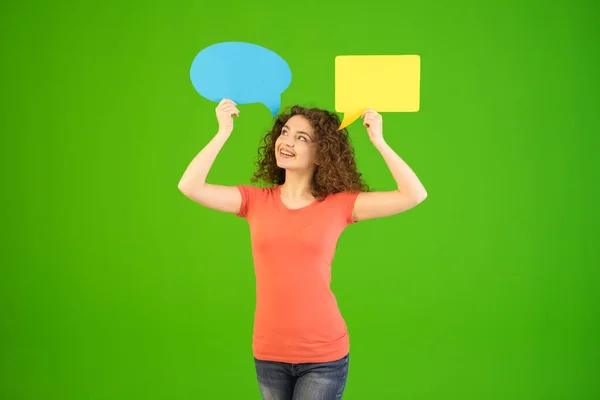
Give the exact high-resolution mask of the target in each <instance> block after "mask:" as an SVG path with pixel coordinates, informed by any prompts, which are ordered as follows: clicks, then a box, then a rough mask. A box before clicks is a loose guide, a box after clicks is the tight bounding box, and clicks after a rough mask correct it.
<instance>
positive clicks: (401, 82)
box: [335, 55, 421, 130]
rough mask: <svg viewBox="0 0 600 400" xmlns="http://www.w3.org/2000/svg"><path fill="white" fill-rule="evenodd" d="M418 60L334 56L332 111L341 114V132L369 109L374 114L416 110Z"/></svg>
mask: <svg viewBox="0 0 600 400" xmlns="http://www.w3.org/2000/svg"><path fill="white" fill-rule="evenodd" d="M420 83H421V57H419V56H418V55H401V56H399V55H395V56H393V55H392V56H384V55H378V56H337V57H336V58H335V110H336V111H337V112H342V113H344V118H343V120H342V123H341V125H340V127H339V128H338V130H339V129H344V128H345V127H347V126H348V125H350V124H351V123H353V122H354V121H356V120H357V119H358V118H360V116H361V115H362V113H363V112H365V110H367V109H369V108H373V109H375V110H376V111H377V112H415V111H419V91H420V86H421V85H420Z"/></svg>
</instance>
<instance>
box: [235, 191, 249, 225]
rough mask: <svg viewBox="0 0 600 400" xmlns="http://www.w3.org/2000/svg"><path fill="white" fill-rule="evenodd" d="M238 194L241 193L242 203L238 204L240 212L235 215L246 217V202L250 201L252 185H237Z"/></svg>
mask: <svg viewBox="0 0 600 400" xmlns="http://www.w3.org/2000/svg"><path fill="white" fill-rule="evenodd" d="M237 188H238V190H239V191H240V194H241V195H242V204H241V206H240V212H238V213H237V214H236V215H237V216H238V217H240V218H246V217H247V216H248V204H249V203H250V202H251V201H252V200H251V197H252V189H253V187H252V186H246V185H239V186H237Z"/></svg>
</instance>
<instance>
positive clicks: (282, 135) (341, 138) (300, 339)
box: [179, 99, 427, 400]
mask: <svg viewBox="0 0 600 400" xmlns="http://www.w3.org/2000/svg"><path fill="white" fill-rule="evenodd" d="M216 115H217V120H218V124H219V130H218V132H217V134H216V136H215V137H214V138H213V139H212V140H211V141H210V143H208V145H207V146H206V147H205V148H204V149H203V150H202V151H201V152H200V153H199V154H198V155H197V156H196V157H195V158H194V159H193V160H192V162H191V163H190V165H189V166H188V168H187V169H186V171H185V173H184V174H183V177H182V178H181V181H180V182H179V189H180V190H181V191H182V192H183V193H184V194H185V195H186V196H187V197H189V198H190V199H192V200H194V201H195V202H197V203H199V204H201V205H203V206H206V207H210V208H212V209H215V210H219V211H224V212H229V213H234V214H236V215H237V216H239V217H244V218H246V219H247V221H248V224H249V226H250V235H251V243H252V255H253V260H254V270H255V275H256V312H255V317H254V319H255V320H254V333H253V344H252V348H253V353H254V361H255V364H256V372H257V378H258V383H259V388H260V392H261V395H262V398H263V399H265V400H288V399H289V400H292V399H293V400H309V399H310V400H321V399H322V400H329V399H340V398H341V396H342V393H343V391H344V387H345V384H346V377H347V374H348V364H349V348H350V346H349V338H348V332H347V330H346V324H345V322H344V319H343V318H342V316H341V314H340V311H339V309H338V306H337V302H336V299H335V296H334V295H333V293H332V292H331V290H330V283H331V262H332V260H333V257H334V252H335V247H336V243H337V241H338V238H339V236H340V234H341V233H342V231H343V230H344V229H345V227H346V226H348V225H349V224H352V223H355V222H357V221H362V220H366V219H371V218H381V217H386V216H390V215H394V214H398V213H400V212H402V211H405V210H408V209H409V208H412V207H414V206H416V205H417V204H419V203H420V202H422V201H423V200H424V199H425V197H426V196H427V193H426V191H425V189H424V188H423V186H422V185H421V182H420V181H419V179H418V178H417V177H416V176H415V174H414V173H413V171H412V170H411V169H410V168H409V167H408V165H406V163H405V162H404V161H402V159H401V158H400V157H398V155H396V153H395V152H394V151H393V150H392V149H391V148H390V147H389V146H388V145H387V144H386V142H385V140H384V138H383V134H382V118H381V115H380V114H378V113H377V112H376V111H374V110H367V111H365V112H364V113H363V115H362V119H363V121H364V126H365V127H366V129H367V133H368V134H369V138H370V139H371V142H372V143H373V145H374V146H375V147H376V148H377V150H379V152H380V153H381V155H382V157H383V159H384V160H385V162H386V163H387V165H388V167H389V168H390V171H391V173H392V175H393V177H394V179H395V181H396V183H397V185H398V188H397V189H396V190H391V191H386V192H372V191H370V190H369V189H368V187H367V185H366V184H365V183H364V182H363V181H362V179H361V174H360V173H359V172H358V171H357V168H356V163H355V160H354V151H353V149H352V147H351V145H350V142H349V139H348V132H347V130H346V129H342V130H339V131H338V127H339V125H340V120H339V118H338V117H337V115H336V114H333V113H330V112H327V111H324V110H319V109H314V108H311V109H307V108H303V107H300V106H294V107H292V108H291V109H290V110H289V111H288V112H284V113H281V114H280V115H279V116H278V117H277V118H276V120H275V123H274V126H273V128H272V129H271V131H270V132H268V133H267V134H266V136H265V137H264V145H263V146H261V147H260V148H259V157H258V170H257V171H256V172H255V174H254V176H253V177H252V179H251V182H258V181H263V182H265V183H267V184H268V186H267V187H265V188H259V187H257V186H250V185H240V186H221V185H214V184H209V183H206V176H207V174H208V171H209V169H210V167H211V166H212V164H213V162H214V160H215V158H216V156H217V154H218V153H219V151H220V150H221V148H222V147H223V145H224V144H225V142H226V141H227V139H228V138H229V136H230V135H231V132H232V131H233V116H234V115H235V116H238V117H239V115H240V112H239V110H238V109H237V105H236V104H235V103H234V102H232V101H231V100H227V99H224V100H223V101H221V102H220V103H219V105H218V106H217V108H216Z"/></svg>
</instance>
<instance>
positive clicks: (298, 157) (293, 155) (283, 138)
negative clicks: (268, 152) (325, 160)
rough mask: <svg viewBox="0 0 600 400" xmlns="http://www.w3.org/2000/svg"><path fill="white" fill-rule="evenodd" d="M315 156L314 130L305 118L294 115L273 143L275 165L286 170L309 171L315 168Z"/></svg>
mask: <svg viewBox="0 0 600 400" xmlns="http://www.w3.org/2000/svg"><path fill="white" fill-rule="evenodd" d="M316 155H317V149H316V136H315V131H314V129H313V128H312V126H311V125H310V122H309V121H308V120H307V119H306V118H305V117H303V116H301V115H294V116H293V117H291V118H290V119H288V121H287V123H286V124H285V126H284V127H283V129H282V130H281V135H279V137H278V138H277V140H276V142H275V157H276V159H277V165H278V166H279V168H284V169H286V170H300V171H302V170H309V169H312V168H314V167H315V161H316Z"/></svg>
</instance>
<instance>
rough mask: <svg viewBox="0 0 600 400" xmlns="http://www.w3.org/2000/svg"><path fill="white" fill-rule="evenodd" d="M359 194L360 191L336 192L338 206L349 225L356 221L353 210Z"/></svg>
mask: <svg viewBox="0 0 600 400" xmlns="http://www.w3.org/2000/svg"><path fill="white" fill-rule="evenodd" d="M359 194H360V192H341V193H338V194H336V197H337V200H338V207H339V209H340V211H341V212H342V217H343V218H344V222H345V223H346V224H347V225H350V224H354V223H356V221H354V218H353V216H352V212H353V211H354V204H355V203H356V198H357V197H358V195H359Z"/></svg>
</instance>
